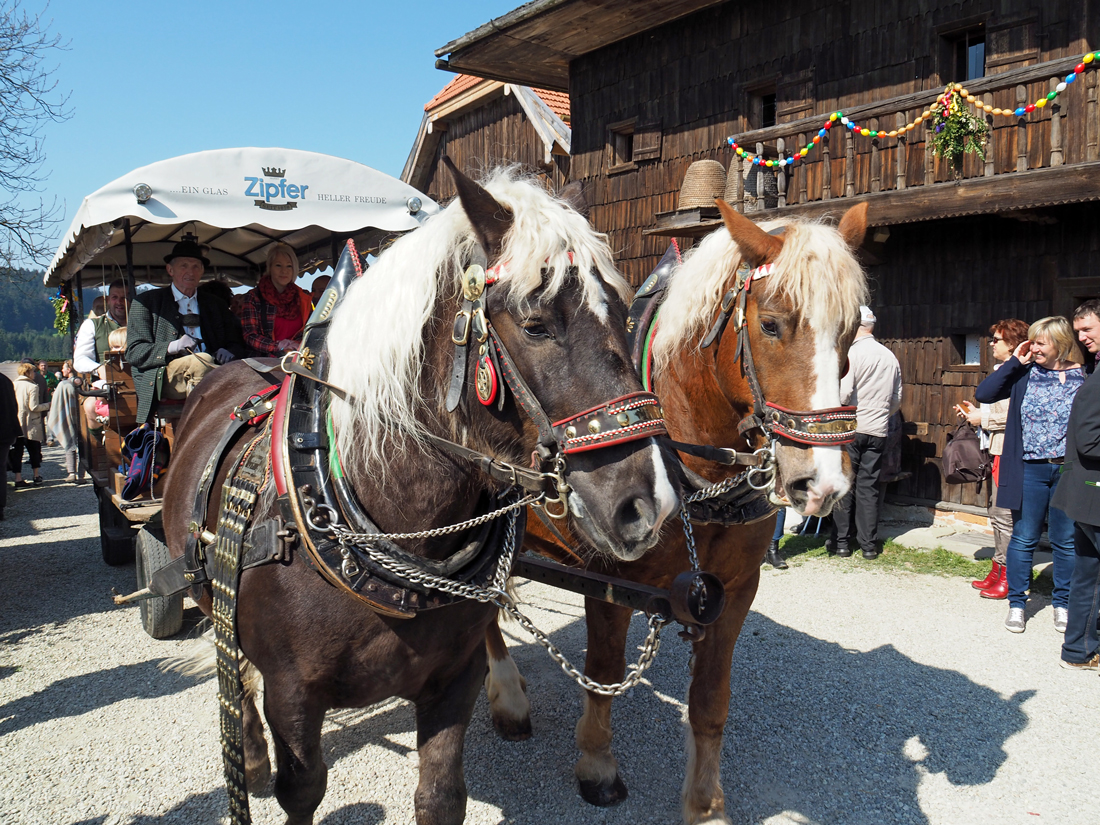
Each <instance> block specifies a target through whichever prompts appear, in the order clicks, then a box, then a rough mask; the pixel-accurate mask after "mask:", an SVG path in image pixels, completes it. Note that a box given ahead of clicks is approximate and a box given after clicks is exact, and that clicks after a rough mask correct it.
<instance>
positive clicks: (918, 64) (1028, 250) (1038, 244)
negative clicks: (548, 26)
mask: <svg viewBox="0 0 1100 825" xmlns="http://www.w3.org/2000/svg"><path fill="white" fill-rule="evenodd" d="M978 21H984V23H985V26H986V33H987V34H986V50H987V51H986V61H987V62H986V65H987V70H986V73H987V75H993V74H996V73H999V72H1003V71H1009V70H1014V69H1019V68H1020V67H1024V66H1028V65H1033V64H1035V63H1039V62H1045V61H1048V60H1054V59H1059V58H1064V57H1073V56H1076V55H1079V54H1081V53H1083V52H1084V51H1085V50H1086V49H1087V48H1089V47H1090V46H1091V47H1092V48H1098V47H1100V11H1098V10H1097V8H1096V3H1095V2H1092V0H1052V1H1051V2H1044V3H1042V4H1037V3H1035V2H1034V0H1000V2H993V0H974V1H973V2H935V0H908V1H907V0H865V1H862V0H861V2H829V1H828V0H795V2H792V3H784V4H768V3H763V4H761V3H751V4H750V3H744V2H730V3H727V4H724V5H723V6H720V7H717V8H715V9H711V10H706V11H702V12H699V13H697V14H694V15H692V16H690V17H686V18H684V19H682V20H679V21H675V22H673V23H670V24H667V25H665V26H662V27H660V28H656V29H653V30H652V31H650V32H647V33H645V34H643V35H639V36H635V37H632V38H629V39H627V40H624V41H621V42H619V43H617V44H614V45H612V46H609V47H607V48H604V49H602V50H600V51H597V52H594V53H592V54H589V55H586V56H584V57H581V58H578V59H576V60H574V61H573V62H572V64H571V66H570V99H571V101H570V102H571V111H572V116H573V117H572V128H573V136H572V147H573V159H572V165H573V166H572V174H573V178H574V179H577V180H580V181H583V182H584V183H585V186H586V194H587V197H588V201H589V203H590V204H592V220H593V223H594V224H595V225H596V227H597V228H598V229H600V230H602V231H604V232H607V233H608V234H609V236H610V238H611V242H612V246H613V248H614V249H615V250H616V252H617V255H618V260H619V264H620V267H621V269H622V270H623V272H624V274H626V275H627V277H628V278H629V279H630V280H631V282H632V283H634V284H636V285H637V284H639V283H640V282H641V281H642V280H643V279H644V277H645V276H646V275H647V274H648V273H649V272H650V271H651V269H652V268H653V267H654V266H655V265H656V263H657V261H658V260H659V257H660V255H661V254H662V253H663V251H664V250H665V248H666V247H667V245H668V239H667V238H663V237H652V236H645V235H643V234H642V233H643V231H644V230H646V229H649V228H652V227H654V226H655V218H654V216H655V215H656V214H657V213H659V212H667V211H670V210H673V209H675V208H676V206H677V196H678V193H679V189H680V186H681V183H682V182H683V178H684V174H685V173H686V171H687V168H688V166H689V165H690V164H691V163H692V162H693V161H695V160H700V159H716V160H719V161H721V162H722V163H723V164H724V165H726V166H727V168H728V167H729V166H730V163H731V160H734V159H735V158H736V155H735V154H734V153H733V151H732V150H731V149H730V147H729V146H728V145H727V143H726V138H727V137H728V136H730V135H742V134H744V133H745V132H747V131H748V130H750V129H751V128H753V127H754V126H757V125H758V124H751V123H749V122H748V114H747V113H748V111H749V108H748V107H749V101H750V93H751V91H752V90H753V89H754V88H758V87H759V85H760V84H765V83H775V84H776V88H775V91H776V94H777V104H778V107H777V108H778V121H779V123H783V122H789V121H792V120H797V119H800V118H805V117H808V116H810V115H824V114H826V113H828V112H831V111H834V110H837V109H841V110H845V109H849V108H851V107H853V106H858V105H866V104H873V103H877V102H880V101H883V100H885V99H887V98H892V97H896V96H901V95H906V94H912V93H916V92H921V91H928V92H929V97H928V101H927V102H931V101H932V100H933V99H934V96H933V94H932V93H934V92H938V91H940V90H941V89H942V88H943V85H944V84H945V83H946V82H947V80H948V79H950V78H948V77H946V76H944V75H943V74H942V73H943V72H944V71H945V70H946V69H947V67H948V65H949V64H948V59H949V56H950V55H949V47H948V40H947V39H946V38H947V35H949V34H950V32H951V30H952V29H955V30H958V29H961V28H965V27H967V26H969V25H973V24H974V23H976V22H978ZM1085 79H1086V78H1085V77H1082V78H1081V80H1082V81H1083V80H1085ZM1086 85H1087V84H1086V82H1080V81H1079V82H1078V83H1076V84H1073V86H1071V88H1069V89H1067V92H1066V93H1064V94H1063V96H1062V97H1061V98H1060V100H1059V103H1060V104H1061V109H1062V111H1063V112H1064V113H1065V114H1067V115H1069V114H1079V113H1080V112H1081V111H1082V109H1083V108H1084V107H1085V98H1086V95H1087V94H1088V93H1092V94H1095V84H1094V83H1092V84H1088V85H1089V86H1090V88H1088V89H1086ZM1048 88H1049V79H1043V80H1041V81H1036V82H1034V83H1030V84H1028V86H1027V89H1026V97H1027V99H1028V101H1029V102H1031V101H1034V100H1035V99H1036V98H1037V97H1039V96H1040V95H1041V94H1044V93H1045V92H1046V91H1048ZM1015 95H1016V91H1015V89H1011V90H1005V91H1004V92H997V93H995V94H994V95H993V99H992V101H990V102H991V103H992V105H994V106H1000V107H1006V106H1013V107H1014V106H1015V105H1016V97H1015ZM926 105H927V104H925V106H922V107H921V108H926ZM920 111H921V109H914V110H911V111H909V112H908V113H907V115H908V119H912V117H913V116H915V115H916V114H919V112H920ZM891 117H892V116H891ZM631 118H633V119H635V121H636V122H637V123H638V124H654V123H659V124H660V130H661V151H660V156H659V158H658V159H655V160H647V161H640V162H638V163H636V164H635V165H634V167H633V168H629V169H626V170H625V171H621V172H615V173H609V171H608V150H607V142H608V126H609V125H610V124H613V123H617V122H622V121H626V120H629V119H631ZM1029 121H1032V125H1031V126H1029V127H1028V130H1029V133H1028V136H1027V141H1026V144H1025V146H1026V168H1031V169H1034V168H1042V167H1046V166H1048V165H1050V163H1051V160H1050V159H1051V145H1050V125H1049V124H1050V113H1049V110H1047V111H1045V112H1041V113H1038V114H1036V115H1032V116H1030V118H1029ZM1035 121H1037V124H1036V123H1035ZM1084 123H1085V121H1084V120H1083V119H1076V118H1075V117H1064V118H1063V119H1062V122H1061V127H1062V139H1063V145H1064V153H1065V154H1064V162H1065V163H1079V162H1082V161H1085V160H1090V159H1093V158H1095V150H1089V149H1087V147H1086V143H1087V142H1089V141H1091V142H1093V143H1095V142H1096V137H1095V135H1093V136H1091V137H1088V136H1086V129H1085V127H1084V126H1083V125H1082V124H1084ZM867 125H869V126H877V127H878V128H882V129H884V130H887V131H889V130H890V129H894V128H896V127H897V124H896V122H881V121H880V122H878V123H873V124H872V123H869V124H867ZM1017 128H1018V127H1017V124H1016V122H1015V120H1014V119H1007V118H998V119H997V121H996V132H995V134H994V136H993V138H992V145H991V150H990V158H991V160H992V162H993V164H994V167H995V168H994V170H993V171H994V172H996V173H999V172H1001V171H1012V170H1015V169H1016V168H1017V163H1018V160H1019V158H1018V148H1019V147H1018V144H1017V141H1016V138H1017V131H1016V130H1017ZM811 137H812V134H811ZM910 137H911V140H909V141H908V146H907V155H906V164H905V177H906V179H908V180H912V181H921V182H924V181H925V179H926V177H925V164H926V162H927V161H926V152H925V146H924V141H923V129H921V130H916V131H914V132H912V133H911V134H910ZM846 142H847V141H846V140H845V136H844V135H839V134H838V135H836V137H835V138H834V145H833V146H832V152H831V164H832V166H831V172H832V194H833V196H834V197H837V198H839V197H841V196H842V195H843V194H844V191H845V188H846V185H847V180H846V174H845V172H846V170H845V166H844V155H845V148H846V146H845V144H846ZM897 144H898V141H897V139H892V138H888V139H883V140H881V141H878V142H877V145H875V147H874V151H875V152H876V153H877V155H878V157H877V158H876V159H875V160H874V164H872V161H871V152H872V142H871V141H870V140H869V139H867V138H861V139H857V140H856V141H855V149H856V163H855V165H854V173H853V174H852V176H851V179H852V183H853V188H854V190H855V192H856V193H859V192H871V191H888V190H890V189H893V188H895V187H896V185H897V182H896V178H897V175H896V171H897V170H896V161H895V152H896V151H897V148H896V147H897ZM748 148H755V147H754V146H749V147H748ZM788 148H793V147H792V146H791V145H790V144H788ZM1090 152H1092V154H1089V153H1090ZM822 166H823V164H822V163H821V162H820V160H819V161H818V162H817V163H816V165H813V166H811V165H807V166H806V167H805V168H804V169H801V170H800V167H799V166H798V165H796V166H795V167H794V169H795V176H794V178H793V179H791V180H789V181H788V188H787V192H788V195H789V196H790V195H792V194H793V195H794V197H792V198H791V200H790V202H791V203H797V202H798V201H797V197H798V195H799V193H800V190H801V188H802V187H801V185H800V182H799V180H798V176H799V175H805V176H806V186H805V189H806V190H807V196H806V197H807V200H813V199H816V198H820V197H821V195H822V181H823V177H824V176H823V173H822ZM982 166H983V165H982V164H981V163H980V162H979V161H977V160H976V159H975V158H967V160H966V164H965V166H964V170H963V171H964V174H965V175H967V176H973V175H980V174H982V173H983V171H984V170H983V169H982ZM873 169H874V170H876V171H877V172H878V174H877V176H875V177H877V180H876V181H875V182H874V184H873V185H872V176H873V175H874V172H873ZM950 174H951V171H950V170H949V169H946V168H944V166H943V164H942V163H937V164H936V167H935V169H934V170H933V175H932V177H933V179H934V180H944V179H947V178H949V176H950ZM876 187H877V188H876ZM952 189H953V187H948V186H945V187H942V190H943V191H942V195H937V196H938V197H947V198H949V197H951V194H952ZM836 205H837V209H838V211H840V210H842V209H843V208H844V202H843V200H838V202H837V204H836ZM871 208H872V210H873V208H874V205H873V203H872V205H871ZM1098 219H1100V206H1098V205H1097V204H1096V203H1088V204H1085V205H1083V206H1072V207H1070V206H1066V207H1055V208H1051V209H1044V210H1041V212H1038V213H1035V214H1023V215H1017V216H1016V217H995V216H983V217H973V218H961V219H954V220H950V221H935V222H928V223H915V224H906V225H904V226H894V227H892V228H891V236H890V238H889V239H888V240H887V241H886V243H885V244H871V245H870V247H869V248H870V249H871V252H872V255H871V256H869V259H873V260H875V261H877V263H875V264H874V265H872V266H871V267H870V268H869V272H870V274H871V276H872V286H873V292H874V299H873V305H874V307H875V310H876V312H877V313H878V316H879V319H880V320H879V326H878V330H877V334H878V337H879V339H880V340H881V341H883V343H885V344H886V345H887V346H889V347H890V348H891V349H892V350H893V351H894V352H895V353H896V354H897V355H898V358H899V360H900V362H901V367H902V376H903V380H904V381H905V401H904V404H903V407H902V411H903V414H904V415H905V418H906V419H907V420H908V421H909V422H913V423H914V424H919V425H922V426H921V427H920V429H921V430H923V429H924V427H923V425H927V434H923V433H922V434H919V435H918V434H912V435H908V436H907V437H906V439H905V446H904V454H905V458H904V466H903V469H905V470H908V471H910V472H912V473H913V478H912V479H911V480H909V481H906V482H902V483H901V484H900V485H898V489H897V492H899V493H900V494H902V495H908V496H914V497H917V498H921V499H927V500H932V501H939V500H946V501H954V502H958V503H962V504H972V505H977V506H984V505H985V504H986V495H987V493H986V491H985V490H982V491H978V490H976V489H975V488H974V486H973V485H946V484H942V482H941V470H940V461H939V456H940V455H941V453H942V449H943V445H944V443H945V439H946V435H947V432H948V431H949V430H950V429H951V427H952V426H953V425H954V424H955V422H956V420H957V419H956V417H955V415H954V413H953V411H952V407H953V406H954V405H955V404H957V403H959V401H961V400H963V399H964V398H966V399H970V398H973V387H974V386H975V385H976V384H977V383H978V382H979V381H980V379H981V378H982V377H983V376H984V375H985V374H986V373H987V372H988V371H989V369H990V368H991V366H992V365H991V364H989V363H988V360H989V352H988V338H985V339H984V340H983V355H982V357H983V363H982V365H981V369H980V370H977V371H975V370H967V369H965V368H964V369H957V368H955V369H953V368H952V362H953V361H954V360H955V357H954V355H953V352H954V350H955V346H954V345H953V344H952V339H951V336H952V335H965V334H967V333H982V334H986V333H987V331H988V328H989V326H990V324H992V323H993V322H994V321H997V320H1000V319H1002V318H1008V317H1019V318H1022V319H1024V320H1026V321H1028V322H1030V321H1034V320H1036V319H1037V318H1040V317H1043V316H1045V315H1049V314H1052V313H1063V314H1065V313H1069V312H1072V309H1073V307H1074V306H1075V305H1076V302H1077V301H1079V300H1080V299H1083V298H1085V297H1090V296H1095V295H1100V278H1098V277H1094V276H1093V275H1092V274H1091V273H1100V268H1098V265H1100V228H1098V227H1100V223H1098Z"/></svg>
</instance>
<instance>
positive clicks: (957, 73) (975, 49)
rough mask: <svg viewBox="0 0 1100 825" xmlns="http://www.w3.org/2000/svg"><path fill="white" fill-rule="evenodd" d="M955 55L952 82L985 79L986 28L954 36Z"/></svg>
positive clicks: (952, 47)
mask: <svg viewBox="0 0 1100 825" xmlns="http://www.w3.org/2000/svg"><path fill="white" fill-rule="evenodd" d="M951 39H952V44H951V49H952V52H953V54H954V67H953V71H952V80H954V81H955V82H957V83H965V82H966V81H967V80H974V79H975V78H978V77H985V28H984V27H981V26H979V27H977V28H973V29H968V30H967V31H963V32H958V33H956V34H954V35H952V38H951Z"/></svg>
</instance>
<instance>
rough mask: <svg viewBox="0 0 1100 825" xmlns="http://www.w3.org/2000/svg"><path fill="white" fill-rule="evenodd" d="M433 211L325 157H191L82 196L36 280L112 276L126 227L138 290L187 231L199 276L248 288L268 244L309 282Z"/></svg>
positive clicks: (393, 182) (425, 202)
mask: <svg viewBox="0 0 1100 825" xmlns="http://www.w3.org/2000/svg"><path fill="white" fill-rule="evenodd" d="M142 184H144V186H142ZM145 187H148V190H146V188H145ZM414 199H415V200H414ZM142 200H144V202H142ZM418 203H419V209H417V204H418ZM438 211H439V206H438V205H437V204H436V203H435V202H434V201H433V200H431V199H430V198H429V197H428V196H427V195H424V194H422V193H421V192H418V191H417V190H416V189H414V188H413V187H411V186H409V185H408V184H405V183H403V182H401V181H400V180H398V179H396V178H393V177H390V176H389V175H386V174H384V173H382V172H378V171H376V170H374V169H371V168H370V167H369V166H364V165H363V164H361V163H355V162H354V161H350V160H344V159H342V158H336V157H332V156H330V155H320V154H317V153H316V152H303V151H300V150H297V149H257V148H246V149H217V150H213V151H209V152H196V153H195V154H191V155H182V156H180V157H178V158H171V159H169V160H164V161H160V162H159V163H153V164H150V165H149V166H143V167H141V168H140V169H135V170H134V171H133V172H130V173H128V174H126V175H123V176H122V177H121V178H119V179H118V180H116V181H113V182H111V183H109V184H107V185H106V186H104V187H103V188H102V189H100V190H98V191H97V192H94V193H92V194H91V195H89V196H88V197H86V198H85V199H84V203H82V204H81V206H80V210H79V211H78V212H77V213H76V217H75V218H74V219H73V222H72V225H71V226H70V227H69V231H68V232H67V233H66V234H65V237H64V238H63V239H62V242H61V245H60V246H59V247H58V250H57V254H56V255H54V258H53V261H51V262H50V266H49V268H48V269H47V270H46V275H45V279H44V280H45V283H46V285H47V286H57V285H58V284H60V283H61V282H62V281H67V280H71V279H72V278H73V277H74V276H75V275H77V274H78V273H81V272H82V275H81V280H82V281H83V282H84V283H87V284H92V283H96V284H98V283H100V282H101V281H103V282H109V281H111V280H113V279H114V278H116V277H118V276H119V275H120V274H121V273H122V272H123V271H124V270H125V266H126V243H125V240H126V232H125V225H126V223H127V221H128V222H129V226H130V235H131V240H132V248H133V263H134V275H135V279H136V280H138V281H148V282H152V283H163V282H165V278H166V274H165V272H164V256H165V255H167V254H169V253H170V252H171V250H172V246H173V244H175V243H176V242H177V241H179V240H180V239H181V238H182V237H183V235H184V234H186V233H188V232H191V233H194V234H195V235H197V236H198V239H199V243H201V244H203V245H205V246H207V247H208V248H209V250H210V251H209V252H208V253H207V257H208V258H209V259H210V266H209V267H207V274H208V275H213V274H221V275H225V276H227V277H229V278H231V279H233V280H235V281H237V282H239V283H254V282H255V280H256V278H257V276H258V274H259V265H260V264H262V262H263V261H264V259H265V257H266V255H267V250H268V247H269V246H270V245H271V244H272V243H274V242H275V241H283V242H285V243H288V244H290V245H291V246H292V247H294V249H295V250H296V251H297V253H298V258H299V261H300V263H301V265H302V268H303V270H304V271H313V270H316V269H318V268H321V267H324V266H328V265H330V264H331V262H332V257H333V254H334V253H335V254H338V253H339V251H340V249H341V248H342V246H343V239H344V238H347V237H351V238H354V239H355V242H356V246H357V248H358V249H359V250H360V251H361V252H364V251H366V250H367V249H371V248H376V247H377V246H378V244H379V243H382V242H383V241H384V240H385V239H386V238H387V237H389V236H391V235H393V234H395V233H401V232H406V231H408V230H410V229H415V228H416V227H417V226H419V225H420V223H421V222H422V221H423V220H424V219H426V218H427V217H428V216H430V215H434V214H435V213H436V212H438Z"/></svg>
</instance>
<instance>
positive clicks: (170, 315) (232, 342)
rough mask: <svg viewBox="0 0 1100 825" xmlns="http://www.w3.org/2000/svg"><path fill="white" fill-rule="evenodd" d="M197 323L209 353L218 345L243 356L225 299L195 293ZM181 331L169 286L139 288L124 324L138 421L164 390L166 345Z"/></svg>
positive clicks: (241, 342) (147, 417)
mask: <svg viewBox="0 0 1100 825" xmlns="http://www.w3.org/2000/svg"><path fill="white" fill-rule="evenodd" d="M198 301H199V326H200V327H201V329H202V342H203V344H204V345H205V347H206V351H207V352H209V353H210V354H211V355H213V354H214V353H216V352H217V351H218V350H219V349H226V350H229V351H230V352H231V353H233V355H234V356H235V357H237V358H243V357H244V352H245V346H244V340H243V339H242V338H241V333H240V327H239V326H238V324H237V322H236V319H235V318H234V317H233V315H232V313H231V312H230V311H229V307H227V306H226V305H225V302H224V301H222V300H220V299H219V298H216V297H214V296H213V295H206V294H203V293H202V292H200V293H198ZM182 335H183V319H182V318H181V317H180V311H179V306H178V305H177V304H176V299H175V296H174V295H173V294H172V288H171V287H164V288H163V289H151V290H149V291H148V292H142V293H141V294H139V295H138V296H137V298H135V299H134V303H133V304H132V305H131V307H130V322H129V324H128V325H127V327H126V360H127V361H128V362H129V363H130V368H131V372H132V373H133V376H134V390H135V392H136V393H137V398H138V410H137V418H138V423H144V422H146V421H148V420H150V418H152V414H153V411H154V410H155V409H156V402H157V401H158V400H159V399H160V397H161V393H162V392H163V390H164V373H165V368H166V367H167V366H168V362H169V361H170V360H172V359H173V358H174V356H170V355H169V354H168V345H169V344H170V343H172V342H173V341H175V340H176V339H178V338H179V337H180V336H182Z"/></svg>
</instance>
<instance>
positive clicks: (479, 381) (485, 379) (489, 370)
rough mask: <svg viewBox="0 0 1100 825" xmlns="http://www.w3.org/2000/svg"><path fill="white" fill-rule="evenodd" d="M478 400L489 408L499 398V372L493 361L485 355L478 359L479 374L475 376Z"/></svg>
mask: <svg viewBox="0 0 1100 825" xmlns="http://www.w3.org/2000/svg"><path fill="white" fill-rule="evenodd" d="M474 387H475V389H476V390H477V400H478V401H480V402H481V403H482V404H484V405H485V406H486V407H488V406H489V405H490V404H492V403H493V402H494V401H495V400H496V397H497V371H496V369H494V368H493V362H492V359H490V358H489V356H487V355H483V356H481V357H480V358H478V359H477V373H476V374H475V376H474Z"/></svg>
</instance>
